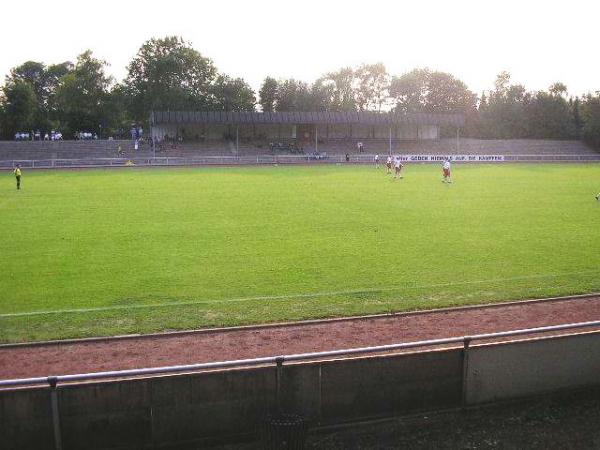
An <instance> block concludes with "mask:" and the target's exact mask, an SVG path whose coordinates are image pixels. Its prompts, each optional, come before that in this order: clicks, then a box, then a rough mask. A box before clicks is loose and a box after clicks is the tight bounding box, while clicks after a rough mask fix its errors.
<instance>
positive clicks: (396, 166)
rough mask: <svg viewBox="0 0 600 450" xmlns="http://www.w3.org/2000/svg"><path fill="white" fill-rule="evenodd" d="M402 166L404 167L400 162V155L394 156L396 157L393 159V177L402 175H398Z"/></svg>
mask: <svg viewBox="0 0 600 450" xmlns="http://www.w3.org/2000/svg"><path fill="white" fill-rule="evenodd" d="M403 167H404V165H403V164H402V162H400V157H399V156H396V159H395V161H394V169H395V173H394V178H402V175H400V172H401V171H402V168H403Z"/></svg>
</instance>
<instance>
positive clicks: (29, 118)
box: [2, 80, 38, 137]
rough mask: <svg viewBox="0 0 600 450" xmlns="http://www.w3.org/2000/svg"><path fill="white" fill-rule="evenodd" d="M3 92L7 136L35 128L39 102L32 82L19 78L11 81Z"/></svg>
mask: <svg viewBox="0 0 600 450" xmlns="http://www.w3.org/2000/svg"><path fill="white" fill-rule="evenodd" d="M3 92H4V96H3V97H4V98H3V99H2V103H3V106H2V110H3V115H4V130H5V131H4V134H5V136H7V137H12V136H14V133H16V132H17V131H25V130H26V131H30V130H33V128H34V126H35V118H36V114H37V113H38V103H37V98H36V95H35V91H34V89H33V87H32V86H31V84H29V83H27V82H25V81H19V80H17V81H11V82H9V83H7V84H6V85H5V86H4V88H3Z"/></svg>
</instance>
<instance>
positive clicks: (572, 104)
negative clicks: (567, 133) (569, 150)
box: [569, 97, 583, 138]
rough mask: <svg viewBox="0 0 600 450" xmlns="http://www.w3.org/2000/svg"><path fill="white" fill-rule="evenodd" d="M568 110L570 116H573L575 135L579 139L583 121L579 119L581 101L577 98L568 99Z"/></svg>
mask: <svg viewBox="0 0 600 450" xmlns="http://www.w3.org/2000/svg"><path fill="white" fill-rule="evenodd" d="M569 109H570V110H571V114H572V115H573V124H574V126H575V135H576V136H577V138H580V137H581V131H582V129H583V119H582V117H581V100H579V97H575V100H573V99H572V98H571V99H569Z"/></svg>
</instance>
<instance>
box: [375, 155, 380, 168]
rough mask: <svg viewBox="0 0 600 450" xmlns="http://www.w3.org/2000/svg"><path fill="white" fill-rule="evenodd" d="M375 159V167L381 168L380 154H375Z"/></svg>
mask: <svg viewBox="0 0 600 450" xmlns="http://www.w3.org/2000/svg"><path fill="white" fill-rule="evenodd" d="M374 161H375V168H376V169H379V155H375V158H374Z"/></svg>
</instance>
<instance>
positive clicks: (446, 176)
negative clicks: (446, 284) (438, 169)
mask: <svg viewBox="0 0 600 450" xmlns="http://www.w3.org/2000/svg"><path fill="white" fill-rule="evenodd" d="M442 170H443V174H444V179H443V180H442V183H452V178H451V176H450V158H446V161H444V165H443V166H442Z"/></svg>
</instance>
